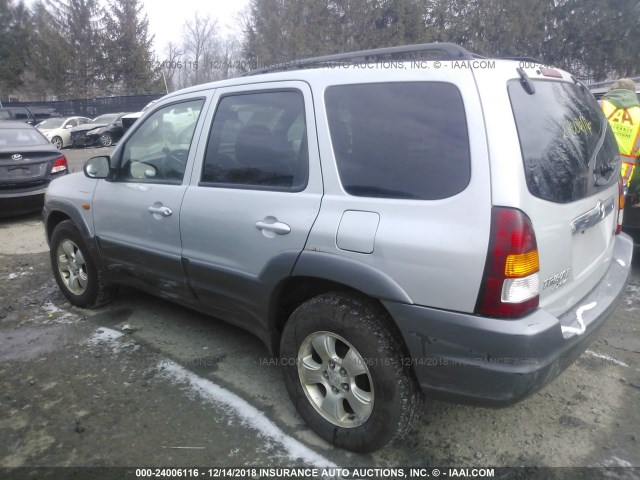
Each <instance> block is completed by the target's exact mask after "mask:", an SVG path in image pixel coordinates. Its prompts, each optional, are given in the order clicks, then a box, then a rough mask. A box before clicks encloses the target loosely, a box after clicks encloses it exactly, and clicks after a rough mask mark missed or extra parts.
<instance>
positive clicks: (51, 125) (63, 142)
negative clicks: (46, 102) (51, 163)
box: [36, 117, 91, 150]
mask: <svg viewBox="0 0 640 480" xmlns="http://www.w3.org/2000/svg"><path fill="white" fill-rule="evenodd" d="M90 121H91V119H89V118H87V117H56V118H49V119H47V120H44V121H42V122H40V123H39V124H38V125H36V128H37V129H38V130H40V131H41V132H42V134H43V135H44V136H45V137H47V140H49V141H50V142H51V143H53V144H54V145H55V146H56V148H58V149H59V150H60V149H62V148H64V147H68V146H70V145H71V131H70V129H71V128H73V127H77V126H78V125H84V124H86V123H89V122H90Z"/></svg>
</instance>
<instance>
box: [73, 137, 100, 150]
mask: <svg viewBox="0 0 640 480" xmlns="http://www.w3.org/2000/svg"><path fill="white" fill-rule="evenodd" d="M98 138H99V136H95V137H94V136H88V135H83V136H76V137H74V136H72V137H71V145H72V146H73V147H74V148H80V147H92V146H94V145H95V144H96V142H97V140H98Z"/></svg>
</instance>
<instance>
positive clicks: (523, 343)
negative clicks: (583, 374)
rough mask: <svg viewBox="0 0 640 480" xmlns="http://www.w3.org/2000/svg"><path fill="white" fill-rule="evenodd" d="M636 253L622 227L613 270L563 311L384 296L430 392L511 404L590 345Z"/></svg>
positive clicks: (462, 399)
mask: <svg viewBox="0 0 640 480" xmlns="http://www.w3.org/2000/svg"><path fill="white" fill-rule="evenodd" d="M632 253H633V242H632V241H631V239H630V238H629V237H628V236H627V235H625V234H621V235H618V236H617V237H616V243H615V246H614V252H613V260H612V262H611V265H610V267H609V269H608V270H607V272H606V274H605V276H604V277H603V278H602V280H601V281H600V283H599V284H598V285H597V286H596V287H595V288H594V289H593V290H592V291H591V292H590V293H589V294H588V295H587V296H586V297H585V298H584V299H583V300H582V301H580V302H579V303H578V304H577V305H575V306H574V307H573V308H572V309H571V310H570V311H568V312H566V313H565V314H564V315H562V316H561V317H560V318H556V317H554V316H553V315H551V314H549V313H547V312H546V311H545V310H543V309H537V310H536V311H535V312H533V313H532V314H530V315H527V316H526V317H524V318H520V319H516V320H499V319H494V318H486V317H479V316H475V315H472V314H464V313H456V312H450V311H444V310H436V309H432V308H426V307H420V306H416V305H407V304H400V303H394V302H383V303H384V305H385V307H386V308H387V310H388V311H389V313H390V314H391V316H392V317H393V318H394V320H395V321H396V324H397V325H398V327H399V328H400V331H401V332H402V335H403V337H404V340H405V343H406V344H407V347H408V349H409V353H410V357H411V358H410V359H407V363H408V362H409V360H410V361H411V363H412V365H413V367H414V370H415V373H416V376H417V379H418V382H419V383H420V386H421V388H422V389H423V391H424V392H425V393H426V394H427V395H429V396H430V397H433V398H440V399H445V400H453V401H458V402H463V403H473V404H480V405H494V406H500V405H509V404H512V403H515V402H517V401H519V400H521V399H522V398H524V397H526V396H527V395H530V394H532V393H534V392H535V391H537V390H539V389H540V388H542V387H543V386H544V385H546V384H547V383H549V382H550V381H551V380H553V379H554V378H556V377H557V376H558V375H559V374H560V373H561V372H562V371H563V370H564V369H566V368H567V367H568V366H570V365H571V364H572V363H573V362H574V361H575V359H576V358H577V357H579V356H580V355H581V354H582V353H583V352H584V350H586V348H587V347H588V345H589V343H590V342H591V341H592V340H593V339H594V338H595V336H596V334H597V332H598V330H599V328H600V327H601V326H602V325H603V324H604V322H605V321H606V320H607V318H609V316H611V314H612V313H613V311H614V310H615V308H616V306H617V304H618V302H619V300H620V298H621V297H622V296H623V294H624V292H625V288H626V284H627V280H628V277H629V272H630V271H631V257H632ZM594 303H595V305H591V304H594ZM577 314H579V315H580V316H581V318H582V320H583V324H584V327H585V328H584V332H583V333H581V334H575V333H571V331H572V330H571V327H575V324H577V323H578V322H577V321H576V318H577ZM563 326H564V327H565V332H564V333H563V328H562V327H563ZM567 327H569V329H568V328H567Z"/></svg>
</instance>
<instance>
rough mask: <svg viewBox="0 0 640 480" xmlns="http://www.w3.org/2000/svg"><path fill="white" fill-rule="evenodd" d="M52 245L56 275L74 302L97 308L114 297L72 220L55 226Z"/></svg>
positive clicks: (66, 293) (52, 258)
mask: <svg viewBox="0 0 640 480" xmlns="http://www.w3.org/2000/svg"><path fill="white" fill-rule="evenodd" d="M50 245H51V247H50V252H49V254H50V258H51V268H52V270H53V275H54V277H55V279H56V282H57V283H58V287H60V290H61V291H62V293H63V294H64V296H65V297H67V300H69V302H71V304H72V305H75V306H76V307H82V308H94V307H98V306H100V305H104V304H105V303H108V302H109V301H110V300H111V297H112V289H111V288H109V287H107V286H106V284H105V281H104V272H103V271H102V270H101V269H100V268H98V266H97V265H96V263H95V261H94V259H93V257H92V256H91V254H90V253H89V249H88V248H87V245H86V243H85V242H84V240H83V238H82V236H81V235H80V232H79V231H78V228H77V227H76V226H75V224H74V223H73V222H72V221H71V220H65V221H64V222H61V223H60V224H58V225H57V226H56V228H55V229H54V231H53V235H51V242H50Z"/></svg>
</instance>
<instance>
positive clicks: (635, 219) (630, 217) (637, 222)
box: [622, 167, 640, 244]
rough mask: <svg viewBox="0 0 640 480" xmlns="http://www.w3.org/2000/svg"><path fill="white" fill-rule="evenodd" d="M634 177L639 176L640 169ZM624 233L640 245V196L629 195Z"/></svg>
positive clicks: (625, 204) (623, 217) (625, 207)
mask: <svg viewBox="0 0 640 480" xmlns="http://www.w3.org/2000/svg"><path fill="white" fill-rule="evenodd" d="M634 175H638V167H636V171H635V173H634ZM622 231H623V232H625V233H628V234H629V235H630V236H631V237H632V238H633V240H634V242H635V243H639V244H640V196H637V195H630V194H627V196H626V198H625V203H624V214H623V216H622Z"/></svg>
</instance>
